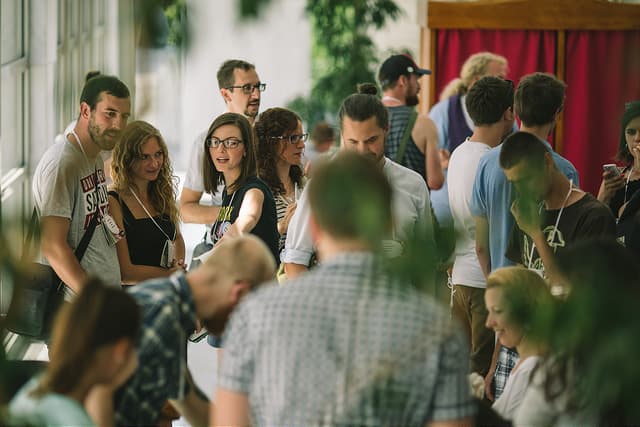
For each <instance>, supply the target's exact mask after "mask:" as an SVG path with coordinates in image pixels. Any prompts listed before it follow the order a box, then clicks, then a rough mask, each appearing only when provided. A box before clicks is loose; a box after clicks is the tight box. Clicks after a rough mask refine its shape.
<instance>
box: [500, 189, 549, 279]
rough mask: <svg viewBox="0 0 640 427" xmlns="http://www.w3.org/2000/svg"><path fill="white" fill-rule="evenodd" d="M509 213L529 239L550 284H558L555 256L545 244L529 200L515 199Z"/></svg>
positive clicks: (535, 209)
mask: <svg viewBox="0 0 640 427" xmlns="http://www.w3.org/2000/svg"><path fill="white" fill-rule="evenodd" d="M511 213H512V214H513V217H514V218H515V220H516V223H517V225H518V227H520V229H521V230H522V231H523V232H524V233H526V234H527V235H529V237H531V240H532V241H533V244H534V245H535V246H536V250H537V251H538V255H540V259H541V260H542V265H544V271H545V273H546V275H547V278H548V279H549V282H550V283H552V284H553V283H558V280H559V279H560V277H559V275H558V268H557V266H556V260H555V254H554V253H553V250H552V249H551V247H550V246H549V244H548V243H547V238H546V236H545V234H544V232H543V231H542V226H541V219H540V214H539V213H538V209H537V208H536V206H535V203H533V202H532V201H531V200H523V199H517V200H516V201H514V202H513V204H512V205H511Z"/></svg>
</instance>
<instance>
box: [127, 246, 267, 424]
mask: <svg viewBox="0 0 640 427" xmlns="http://www.w3.org/2000/svg"><path fill="white" fill-rule="evenodd" d="M274 277H275V262H274V261H273V256H272V255H271V253H270V252H269V250H268V249H267V247H266V245H265V244H264V243H263V242H262V241H261V240H259V239H258V238H256V237H254V236H243V237H238V238H234V239H229V240H228V241H222V242H221V243H220V244H219V245H218V246H217V247H216V249H215V251H214V252H213V253H212V255H211V256H210V257H209V258H208V259H207V260H206V261H205V262H204V263H203V264H202V265H201V266H199V267H198V268H196V269H195V270H192V271H190V272H189V273H187V274H184V273H182V272H178V273H175V274H174V275H172V276H171V277H168V278H162V279H154V280H149V281H146V282H143V283H140V284H138V285H136V286H132V287H131V288H130V293H131V295H132V296H133V297H134V298H135V299H136V300H137V301H138V303H139V304H140V306H141V308H142V320H143V327H142V336H141V338H140V344H139V346H138V358H139V367H138V369H137V371H136V372H135V373H134V375H133V376H132V377H131V378H130V379H129V381H128V382H127V383H126V384H125V385H124V386H123V387H122V388H121V389H120V390H118V393H117V395H116V399H115V400H116V408H115V409H116V423H117V425H155V424H157V422H158V418H159V415H160V411H161V409H162V406H163V404H164V403H165V401H166V400H167V399H169V400H170V402H171V403H172V405H173V406H174V407H175V408H176V409H177V410H178V412H180V413H181V414H182V415H183V416H184V417H185V418H186V419H187V420H188V421H189V422H190V423H191V424H192V425H206V424H207V422H208V410H209V402H208V399H207V398H206V397H205V396H204V395H203V394H202V392H200V391H199V390H198V389H197V387H196V386H195V385H194V383H193V380H192V378H191V375H190V373H189V370H188V368H187V354H186V349H187V338H188V336H189V334H191V333H192V332H193V331H194V330H195V328H196V320H200V321H201V322H202V324H203V325H204V326H205V327H206V328H207V329H208V330H209V331H210V332H212V333H215V334H221V333H222V332H223V330H224V327H225V325H226V323H227V319H228V317H229V315H230V313H231V311H232V310H233V309H234V307H235V306H236V305H237V304H238V302H239V299H240V298H241V297H243V296H244V295H245V294H247V293H248V292H249V291H251V290H252V289H254V288H255V287H257V286H258V285H259V284H261V283H263V282H265V281H269V280H272V279H273V278H274Z"/></svg>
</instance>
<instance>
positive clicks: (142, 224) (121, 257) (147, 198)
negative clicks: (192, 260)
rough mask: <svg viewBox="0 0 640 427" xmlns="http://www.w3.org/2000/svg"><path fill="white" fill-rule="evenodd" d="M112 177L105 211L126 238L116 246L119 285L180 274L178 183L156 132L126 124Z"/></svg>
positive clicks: (181, 245)
mask: <svg viewBox="0 0 640 427" xmlns="http://www.w3.org/2000/svg"><path fill="white" fill-rule="evenodd" d="M111 175H112V178H113V186H112V188H111V190H110V191H109V196H110V197H109V208H110V211H111V214H112V215H113V218H114V220H115V222H116V224H117V226H118V227H119V228H120V230H124V232H125V233H124V236H123V238H122V239H121V240H120V241H118V242H117V243H116V250H117V252H118V261H119V262H120V271H121V275H122V282H123V283H125V284H134V283H136V282H140V281H142V280H146V279H153V278H156V277H164V276H168V275H170V274H171V273H173V272H174V271H176V270H178V269H180V268H184V255H185V246H184V239H183V238H182V234H181V233H180V227H179V213H178V208H177V206H176V192H177V189H176V180H177V178H176V177H175V176H174V175H173V169H172V167H171V162H170V160H169V152H168V150H167V145H166V144H165V142H164V139H163V138H162V135H160V131H159V130H158V129H156V128H155V127H153V126H152V125H151V124H149V123H147V122H144V121H135V122H131V123H129V124H128V125H127V127H126V128H125V129H124V131H123V132H122V135H121V137H120V140H119V141H118V143H117V144H116V146H115V148H114V150H113V156H112V161H111Z"/></svg>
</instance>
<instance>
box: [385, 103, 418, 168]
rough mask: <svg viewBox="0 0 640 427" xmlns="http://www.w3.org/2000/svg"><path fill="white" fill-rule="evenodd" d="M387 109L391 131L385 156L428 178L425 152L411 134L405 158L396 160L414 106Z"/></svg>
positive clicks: (386, 143) (386, 142)
mask: <svg viewBox="0 0 640 427" xmlns="http://www.w3.org/2000/svg"><path fill="white" fill-rule="evenodd" d="M387 109H388V110H389V133H388V134H387V139H386V141H385V144H384V154H385V156H387V157H388V158H390V159H391V160H393V161H397V163H400V164H401V165H402V166H405V167H408V168H409V169H411V170H414V171H416V172H417V173H418V174H420V176H422V178H423V179H425V180H426V178H425V177H426V176H427V175H426V169H425V160H424V154H423V153H422V152H421V151H420V149H419V148H418V146H417V145H416V143H415V142H414V140H413V137H411V136H409V140H408V141H407V147H406V149H405V150H404V158H403V159H400V160H396V156H397V154H398V150H399V149H400V141H401V140H402V135H403V134H404V129H405V128H406V127H407V122H408V121H409V117H410V116H411V112H412V111H413V110H414V107H409V106H407V105H401V106H398V107H387Z"/></svg>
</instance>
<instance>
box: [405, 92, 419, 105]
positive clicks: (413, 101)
mask: <svg viewBox="0 0 640 427" xmlns="http://www.w3.org/2000/svg"><path fill="white" fill-rule="evenodd" d="M419 103H420V99H418V95H417V94H416V95H407V99H406V101H405V104H407V106H409V107H414V106H416V105H418V104H419Z"/></svg>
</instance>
